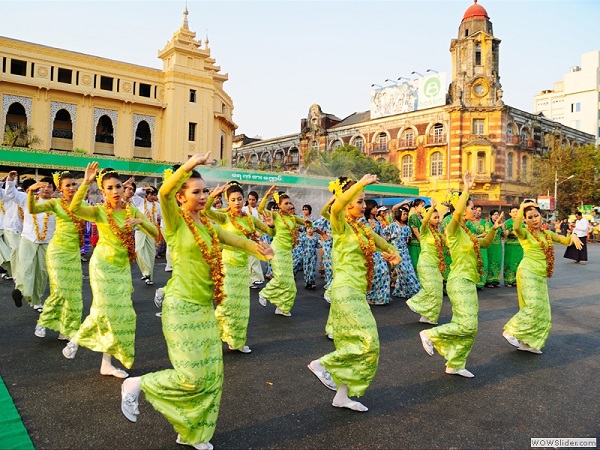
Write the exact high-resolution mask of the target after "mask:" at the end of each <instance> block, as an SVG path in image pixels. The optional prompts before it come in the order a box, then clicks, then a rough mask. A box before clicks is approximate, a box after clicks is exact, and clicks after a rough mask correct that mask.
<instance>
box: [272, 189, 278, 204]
mask: <svg viewBox="0 0 600 450" xmlns="http://www.w3.org/2000/svg"><path fill="white" fill-rule="evenodd" d="M273 200H275V203H277V204H278V205H279V192H273Z"/></svg>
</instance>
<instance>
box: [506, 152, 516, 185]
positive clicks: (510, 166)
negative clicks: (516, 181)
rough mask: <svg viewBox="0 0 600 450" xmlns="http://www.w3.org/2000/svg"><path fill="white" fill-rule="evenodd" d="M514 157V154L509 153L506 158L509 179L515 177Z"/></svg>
mask: <svg viewBox="0 0 600 450" xmlns="http://www.w3.org/2000/svg"><path fill="white" fill-rule="evenodd" d="M513 159H514V154H512V153H509V154H508V156H507V158H506V178H508V179H509V180H512V179H513Z"/></svg>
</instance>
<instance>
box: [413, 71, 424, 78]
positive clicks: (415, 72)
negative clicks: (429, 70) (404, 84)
mask: <svg viewBox="0 0 600 450" xmlns="http://www.w3.org/2000/svg"><path fill="white" fill-rule="evenodd" d="M410 74H411V75H414V74H417V75H419V76H420V77H422V76H423V74H422V73H419V72H417V71H415V70H413V71H412V72H411V73H410Z"/></svg>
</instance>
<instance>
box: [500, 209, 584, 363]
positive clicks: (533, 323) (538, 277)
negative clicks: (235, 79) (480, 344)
mask: <svg viewBox="0 0 600 450" xmlns="http://www.w3.org/2000/svg"><path fill="white" fill-rule="evenodd" d="M523 218H525V224H526V226H527V228H522V227H521V224H522V222H523ZM514 231H515V234H516V235H517V237H518V238H519V242H520V243H521V245H522V246H523V260H522V261H521V263H520V264H519V268H518V269H517V293H518V296H519V312H518V313H517V314H515V315H514V316H513V318H512V319H510V320H509V322H508V323H507V324H506V325H504V330H505V331H504V333H502V336H504V338H505V339H506V340H507V341H508V342H509V343H510V344H511V345H514V346H515V347H517V348H518V349H519V350H523V351H527V352H531V353H537V354H540V353H542V351H541V349H542V347H543V346H544V344H545V343H546V340H547V339H548V335H549V334H550V328H551V327H552V322H551V316H550V298H549V296H548V282H547V278H550V277H551V276H552V273H553V271H554V242H558V243H560V244H563V245H567V246H569V245H575V248H577V249H578V250H580V249H581V248H582V247H583V244H582V242H581V241H580V240H579V238H578V237H577V236H576V235H575V233H572V234H571V235H570V236H561V235H560V234H557V233H555V232H553V231H548V230H542V213H541V210H540V207H539V206H538V205H536V204H535V203H531V202H527V203H523V204H522V205H521V208H520V209H519V212H518V213H517V215H516V217H515V223H514Z"/></svg>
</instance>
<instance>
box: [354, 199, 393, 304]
mask: <svg viewBox="0 0 600 450" xmlns="http://www.w3.org/2000/svg"><path fill="white" fill-rule="evenodd" d="M365 203H366V206H367V207H366V209H365V217H364V218H362V219H360V221H361V223H363V224H364V225H368V226H369V227H371V230H373V231H374V232H375V233H376V234H378V235H379V236H381V237H382V238H383V239H385V240H387V234H386V231H385V229H384V228H383V226H382V225H381V222H379V220H378V219H377V209H378V208H379V205H378V204H377V202H375V201H374V200H365ZM373 264H374V268H373V270H374V274H375V275H374V277H373V287H372V288H371V290H370V291H369V292H367V302H368V303H369V304H370V305H387V304H389V303H390V298H391V295H390V282H391V277H390V268H389V266H388V263H387V262H386V260H385V259H383V256H382V255H381V253H380V252H375V253H373Z"/></svg>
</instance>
